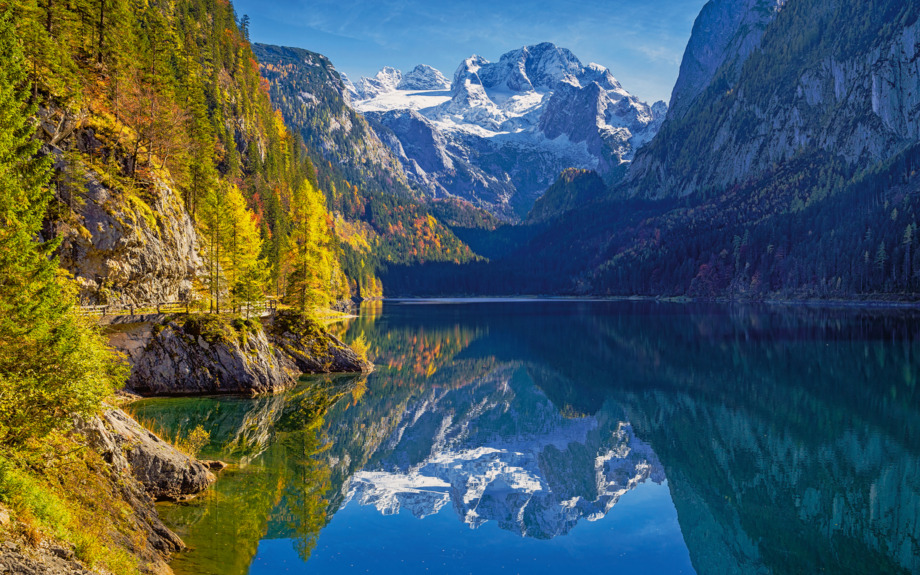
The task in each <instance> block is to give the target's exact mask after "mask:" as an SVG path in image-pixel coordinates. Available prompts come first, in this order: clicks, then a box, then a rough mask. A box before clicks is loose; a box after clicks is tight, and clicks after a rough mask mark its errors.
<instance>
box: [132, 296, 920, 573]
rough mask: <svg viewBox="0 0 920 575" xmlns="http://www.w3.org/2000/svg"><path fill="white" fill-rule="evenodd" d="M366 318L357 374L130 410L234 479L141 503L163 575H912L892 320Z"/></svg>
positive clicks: (787, 315) (682, 311)
mask: <svg viewBox="0 0 920 575" xmlns="http://www.w3.org/2000/svg"><path fill="white" fill-rule="evenodd" d="M376 305H377V306H378V307H376V308H372V309H369V310H366V313H363V314H362V315H361V316H360V317H359V318H358V319H356V320H354V321H353V322H352V323H351V324H349V325H348V326H345V327H343V328H342V329H343V332H344V333H343V336H344V338H345V339H346V340H351V339H353V338H356V337H358V336H359V335H360V334H364V336H365V337H366V339H367V341H368V342H369V343H370V348H371V352H370V353H371V355H372V356H373V360H374V362H375V364H376V365H377V366H378V367H377V371H375V372H374V373H373V374H371V375H370V376H369V377H367V378H364V377H356V376H339V377H331V378H330V377H327V378H307V379H306V380H305V381H304V383H303V385H302V386H301V387H300V388H298V389H297V390H295V391H293V392H290V393H287V394H283V395H277V396H272V397H264V398H256V399H243V398H182V399H157V400H147V401H143V402H140V403H138V404H136V405H135V406H134V409H135V411H136V413H137V414H138V415H139V417H141V418H142V419H143V420H146V421H152V422H154V423H155V424H156V425H158V426H159V427H160V428H161V429H165V430H167V432H168V433H170V434H172V435H174V436H175V435H182V434H183V433H186V432H187V431H188V430H190V429H191V428H193V427H194V426H195V425H198V424H202V425H203V426H204V427H205V428H206V429H208V430H209V431H210V432H211V440H212V441H211V444H210V445H209V446H208V447H207V448H206V449H205V452H204V454H203V455H204V456H207V457H220V458H223V459H226V460H230V461H233V462H236V463H238V464H239V465H238V466H237V467H235V468H233V469H231V470H229V471H228V472H225V473H224V475H223V476H222V477H221V479H220V481H219V482H218V483H217V484H216V486H215V487H214V488H213V489H212V490H211V491H210V492H209V493H208V494H207V495H206V496H204V497H201V498H200V499H198V500H196V501H193V502H191V503H190V504H187V505H162V506H161V508H160V509H161V512H162V513H163V514H164V517H165V518H166V520H167V522H168V523H170V524H171V525H174V526H176V530H177V532H179V534H180V535H181V536H182V537H183V538H185V540H186V542H187V543H189V545H190V547H191V548H192V549H193V550H192V551H190V552H188V553H185V554H182V555H180V556H179V557H178V558H177V559H176V560H175V561H174V563H173V567H174V569H175V570H176V572H177V573H179V574H182V573H247V572H252V573H256V572H271V571H270V568H271V569H274V568H276V567H277V565H280V564H281V563H279V562H282V563H284V564H285V565H286V566H287V567H286V568H292V569H293V570H294V571H298V570H301V568H300V567H296V564H300V565H302V569H306V570H308V571H311V572H328V571H332V570H334V571H349V570H355V571H357V570H359V568H360V570H362V571H363V570H364V569H365V568H369V569H370V570H371V571H373V572H384V573H386V572H412V571H424V570H425V569H426V568H432V569H434V570H435V571H442V572H496V571H499V570H502V569H500V568H499V567H501V566H503V568H504V569H505V570H509V571H518V572H528V573H531V572H533V573H537V572H552V571H553V570H557V569H558V568H560V565H556V564H553V560H554V559H553V557H555V556H556V555H560V554H562V555H560V557H563V556H564V557H563V559H564V560H565V565H569V566H570V567H571V568H577V567H578V564H582V565H584V566H585V567H591V566H594V567H597V566H598V565H605V566H610V565H622V566H626V567H628V566H629V565H633V566H635V567H636V568H644V570H645V571H647V572H650V571H656V572H691V571H694V570H695V571H696V572H698V573H814V572H819V571H827V572H835V573H879V572H886V573H898V572H903V573H911V572H920V543H918V542H920V517H918V513H920V497H918V495H920V482H918V481H917V479H916V478H917V477H920V396H918V392H917V389H916V380H917V377H918V375H920V370H918V367H920V360H918V357H920V356H918V353H920V316H918V315H916V314H914V313H912V312H908V311H904V310H891V311H878V310H873V311H865V310H836V311H831V310H815V309H808V308H802V307H796V308H788V307H778V306H777V307H742V306H707V305H688V304H656V303H644V302H572V301H562V302H558V301H557V302H538V301H531V302H515V303H510V302H482V303H462V304H461V303H443V304H437V305H424V306H422V305H411V304H406V303H399V302H393V303H386V304H384V305H383V306H382V309H381V308H380V304H379V303H378V304H376ZM632 492H635V493H636V495H632ZM630 497H631V498H632V499H630ZM621 501H622V502H621ZM630 501H632V502H630ZM618 502H621V503H619V504H618ZM623 505H625V506H626V507H622V506H623ZM620 509H622V510H620ZM363 510H371V511H372V512H373V513H376V514H377V517H379V518H378V519H375V518H374V517H373V516H369V515H367V512H366V511H363ZM403 516H405V517H408V518H409V519H411V522H407V521H406V520H404V519H398V518H400V517H403ZM387 517H393V519H387ZM451 518H452V519H451ZM448 519H450V521H452V522H453V526H451V524H449V523H446V521H447V520H448ZM672 523H673V525H674V528H673V529H670V528H669V525H671V524H672ZM426 525H427V526H429V527H425V526H426ZM583 525H584V527H582V526H583ZM588 525H596V526H595V527H590V528H589V527H588ZM493 526H494V527H493ZM640 526H641V527H642V528H641V529H640V528H639V527H640ZM656 526H658V527H657V528H656ZM678 526H679V531H678V529H677V527H678ZM458 528H459V529H462V530H465V533H464V531H458V530H457V529H458ZM471 528H475V529H473V530H471ZM496 528H497V529H498V530H497V531H496ZM605 529H610V530H609V531H605ZM669 529H670V530H669ZM426 530H427V531H426ZM502 532H504V533H507V534H508V536H501V535H499V534H500V533H502ZM522 536H523V537H522ZM401 537H402V538H403V539H409V538H412V539H413V541H412V542H411V543H410V542H408V541H406V542H403V543H400V538H401ZM400 545H402V547H401V546H400ZM426 545H429V546H430V547H431V549H433V550H434V551H432V555H431V556H430V557H428V558H427V559H424V558H422V559H419V558H418V557H416V556H420V553H419V552H418V551H417V550H418V549H422V548H426V547H425V546H426ZM394 546H395V548H394ZM385 547H386V549H384V548H385ZM448 548H449V549H448ZM439 550H440V551H439ZM576 550H577V551H576ZM550 551H551V552H550ZM391 552H392V555H391V554H390V553H391ZM541 553H546V557H545V559H544V558H542V557H543V556H542V555H541ZM357 554H366V555H368V556H369V557H371V560H370V562H367V563H361V561H359V560H356V559H355V556H356V555H357ZM448 554H449V555H450V557H448V558H444V557H441V556H443V555H448ZM627 556H628V557H629V559H628V560H629V561H631V562H632V563H622V561H623V560H624V559H623V557H627ZM397 558H398V559H397ZM496 558H497V559H496ZM527 558H531V559H536V558H540V559H539V561H537V562H536V563H522V561H525V560H527ZM442 559H444V560H443V561H441V560H442ZM423 560H428V563H427V564H424V565H423V562H424V561H423ZM413 561H415V562H413ZM432 561H434V562H435V563H432ZM437 561H441V563H437ZM496 561H498V563H497V562H496ZM502 561H504V562H505V563H507V564H505V563H501V562H502ZM560 561H562V559H560ZM617 561H620V563H616V562H617ZM291 562H293V563H291ZM304 562H306V563H305V564H304ZM390 563H398V564H392V565H391V564H390ZM500 563H501V565H500ZM292 565H294V567H292ZM438 566H441V567H439V568H438Z"/></svg>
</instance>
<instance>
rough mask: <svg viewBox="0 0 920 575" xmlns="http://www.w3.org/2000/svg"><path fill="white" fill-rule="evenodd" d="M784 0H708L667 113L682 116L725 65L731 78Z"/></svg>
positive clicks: (688, 49) (686, 53)
mask: <svg viewBox="0 0 920 575" xmlns="http://www.w3.org/2000/svg"><path fill="white" fill-rule="evenodd" d="M785 3H786V0H709V2H707V3H706V5H705V6H704V7H703V10H702V11H701V12H700V14H699V16H697V18H696V21H695V22H694V24H693V33H692V35H691V36H690V41H689V43H688V44H687V49H686V51H685V52H684V58H683V60H682V61H681V65H680V75H679V76H678V78H677V83H676V84H675V85H674V91H673V92H672V94H671V105H670V112H669V113H670V114H671V115H672V116H673V117H676V118H679V117H681V116H683V115H684V114H685V113H686V112H687V110H688V109H689V108H690V106H691V105H692V104H693V102H694V101H695V100H696V98H697V97H698V96H699V95H700V94H701V93H702V92H703V90H705V89H706V87H707V86H708V85H709V83H710V82H711V81H712V79H713V78H714V77H715V74H716V72H717V71H718V70H719V69H720V68H722V66H723V65H727V66H728V69H727V70H726V72H727V73H728V77H729V80H730V81H732V82H734V80H735V79H736V77H737V75H738V73H739V72H740V71H741V66H742V65H743V64H744V62H745V60H747V57H748V56H750V55H751V53H752V52H753V51H754V50H755V49H756V48H757V46H758V45H759V44H760V40H761V38H763V34H764V31H765V30H766V28H767V26H768V25H769V24H770V22H772V21H773V20H774V18H776V14H777V13H778V12H779V10H780V9H781V8H782V7H783V6H784V5H785Z"/></svg>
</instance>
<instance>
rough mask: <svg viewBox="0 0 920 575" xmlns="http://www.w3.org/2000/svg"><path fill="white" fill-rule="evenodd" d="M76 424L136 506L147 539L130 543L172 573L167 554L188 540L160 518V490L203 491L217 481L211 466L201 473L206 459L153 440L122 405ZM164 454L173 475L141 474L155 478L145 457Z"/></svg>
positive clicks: (116, 489) (115, 486)
mask: <svg viewBox="0 0 920 575" xmlns="http://www.w3.org/2000/svg"><path fill="white" fill-rule="evenodd" d="M74 428H75V430H76V431H77V432H78V433H80V434H82V435H83V436H84V437H86V440H87V442H88V444H89V446H90V447H92V448H93V449H95V450H96V451H97V452H98V453H100V454H101V455H102V457H103V459H104V460H105V461H106V462H107V463H108V464H109V465H110V466H111V470H112V474H111V482H112V492H113V495H115V496H116V497H119V498H120V499H122V500H123V501H125V502H126V503H127V504H128V505H130V507H131V509H132V510H133V511H134V513H133V515H132V521H134V522H135V523H136V525H137V526H138V527H139V528H140V530H141V531H142V532H144V533H145V534H146V538H145V541H142V542H137V541H127V542H126V543H127V545H126V546H127V547H128V548H129V549H130V550H131V552H132V553H134V554H135V555H137V556H138V557H140V558H142V559H144V560H145V561H147V562H148V563H149V564H150V565H149V566H148V567H149V568H151V570H152V571H153V572H156V573H171V572H172V571H171V570H170V569H169V567H168V566H167V565H166V563H165V559H168V557H169V556H170V554H172V553H175V552H176V551H179V550H181V549H184V548H185V544H184V543H183V542H182V539H180V538H179V536H178V535H176V534H175V533H173V532H172V531H171V530H170V529H169V528H168V527H166V525H164V524H163V522H162V521H161V520H160V518H159V516H158V515H157V512H156V509H155V508H154V506H153V499H154V496H155V495H154V494H155V493H157V492H158V490H160V489H162V486H163V485H172V486H173V487H172V489H173V492H174V491H175V490H182V491H183V493H184V494H190V493H193V492H197V491H193V490H195V489H197V490H198V491H200V490H201V489H204V488H206V487H207V486H208V485H210V483H211V482H213V480H214V477H213V475H211V474H210V472H207V470H204V471H205V473H201V470H200V469H199V468H200V467H201V466H200V464H198V466H197V467H195V462H193V461H192V460H190V459H189V458H188V457H185V456H184V455H183V454H181V453H179V452H177V451H176V450H175V449H174V448H172V447H171V446H169V445H168V444H165V443H163V442H162V441H160V440H158V439H156V438H155V436H153V439H152V438H151V435H152V434H149V432H147V431H146V430H145V429H143V428H141V427H140V425H139V424H138V423H137V422H136V421H134V420H133V419H131V418H130V417H128V415H127V414H125V413H124V412H122V411H120V410H109V411H107V412H105V413H104V414H103V415H102V416H100V417H94V418H92V419H90V420H88V421H84V420H80V419H77V420H76V421H75V422H74ZM159 444H162V446H160V445H159ZM142 454H144V455H142ZM161 457H162V458H165V460H167V461H172V462H173V466H174V467H170V466H167V465H164V464H159V469H160V471H161V473H163V474H170V473H172V474H173V478H172V479H166V478H165V475H164V477H163V478H161V479H160V481H159V482H157V483H151V484H150V485H146V484H144V483H142V482H141V480H140V479H142V478H149V477H151V473H150V468H147V469H146V471H145V470H144V467H143V463H142V461H143V459H148V460H150V461H156V460H158V458H161ZM183 458H184V459H183ZM134 462H137V463H138V465H139V466H140V467H139V468H138V469H139V470H140V471H139V472H138V470H135V469H134V467H133V465H134ZM190 478H195V479H190ZM157 485H160V487H157Z"/></svg>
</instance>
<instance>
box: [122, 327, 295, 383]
mask: <svg viewBox="0 0 920 575" xmlns="http://www.w3.org/2000/svg"><path fill="white" fill-rule="evenodd" d="M199 321H205V322H207V324H206V326H205V328H204V329H202V327H201V325H200V323H199ZM202 332H205V333H202ZM296 376H297V373H296V370H295V369H294V368H293V366H292V365H291V363H290V361H289V360H288V359H287V358H286V357H285V356H284V355H282V354H281V353H279V352H278V351H277V350H276V349H275V348H273V347H272V346H271V345H270V344H269V341H268V338H267V337H266V335H265V332H264V331H263V330H262V329H261V327H258V328H255V329H245V331H241V332H236V331H235V330H234V329H233V328H231V327H229V326H227V325H224V324H222V323H221V322H220V321H219V320H216V318H215V320H214V321H211V318H204V319H202V318H188V319H186V320H185V323H184V324H180V323H179V322H175V321H174V322H169V323H167V324H166V325H165V326H162V330H161V331H159V333H155V335H154V337H153V338H152V339H151V340H150V342H149V343H148V344H147V346H146V348H145V349H144V351H143V353H142V354H140V356H139V357H138V358H137V359H136V360H135V362H134V365H133V369H132V370H131V377H130V378H129V380H128V387H129V388H130V389H131V390H132V391H135V392H137V393H140V394H142V395H170V394H210V393H244V394H256V393H267V392H273V391H281V390H284V389H287V388H289V387H291V386H292V385H293V384H294V382H295V381H296Z"/></svg>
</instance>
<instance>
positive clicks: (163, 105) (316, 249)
mask: <svg viewBox="0 0 920 575" xmlns="http://www.w3.org/2000/svg"><path fill="white" fill-rule="evenodd" d="M240 24H243V26H242V28H241V27H240ZM318 184H319V183H318V181H317V179H316V174H315V170H314V168H313V165H312V163H311V161H310V159H309V157H308V156H307V154H306V152H305V149H304V147H303V144H302V142H301V141H300V139H299V137H298V136H297V135H294V134H292V133H291V132H289V131H288V129H287V128H286V127H285V125H284V123H283V120H282V118H281V116H280V114H279V113H277V112H275V110H274V109H273V108H272V105H271V102H270V100H269V94H268V85H267V83H265V82H264V81H263V80H262V79H261V78H260V76H259V67H258V63H257V62H256V60H255V58H254V56H253V54H252V50H251V48H250V45H249V41H248V39H247V37H246V30H245V22H239V21H238V20H237V16H236V14H235V13H234V10H233V7H232V5H231V4H230V3H229V2H227V1H226V0H175V1H169V2H166V1H152V0H151V1H148V0H72V1H67V2H64V1H58V0H50V1H39V0H25V1H19V0H17V1H16V2H12V1H8V0H0V221H2V222H3V225H2V226H0V266H2V267H3V274H2V276H0V316H2V317H0V512H2V516H3V521H2V522H0V536H2V539H3V541H8V540H9V539H10V538H12V539H13V540H21V541H25V542H26V543H27V544H28V545H30V546H31V547H30V548H31V549H33V551H31V552H30V553H32V554H35V553H39V551H38V550H40V549H46V550H47V549H51V548H52V547H53V545H58V544H60V545H63V549H67V550H68V552H69V550H71V549H72V550H73V552H72V553H71V555H70V556H69V559H68V558H66V557H65V558H64V559H62V561H70V560H79V561H80V562H81V564H82V565H84V566H86V567H88V568H90V569H93V570H94V571H98V572H110V573H119V574H121V573H126V574H128V573H137V572H140V571H145V572H157V573H168V572H169V568H168V566H167V565H166V563H165V562H164V559H165V558H166V557H167V556H168V554H169V553H170V552H172V551H175V550H177V549H179V548H181V546H182V543H181V540H179V539H178V537H176V536H175V535H174V534H172V533H171V532H170V531H169V530H168V529H167V528H166V527H165V526H163V525H162V523H160V522H159V519H158V518H157V516H156V512H155V510H154V509H153V507H152V501H151V500H150V498H149V496H148V495H145V492H144V487H143V486H140V484H139V483H137V481H135V480H134V479H133V478H126V477H125V476H124V475H120V473H123V472H124V469H121V468H117V465H116V464H118V462H117V461H114V462H113V461H110V460H106V459H103V456H102V455H100V453H97V451H95V450H94V449H92V448H87V444H86V439H85V438H84V437H83V436H81V435H80V434H78V433H71V430H73V429H74V427H75V426H78V427H79V426H84V427H83V428H80V429H84V431H85V427H86V426H87V425H88V426H90V427H92V426H93V425H96V424H93V423H86V422H87V421H93V420H91V419H90V418H91V417H92V416H94V415H96V414H98V413H99V412H100V410H101V408H102V402H103V401H106V400H111V397H112V396H111V394H112V392H113V391H115V390H119V389H121V388H122V386H123V384H124V381H125V378H126V375H127V374H126V373H125V372H126V369H125V368H124V367H123V366H122V364H121V362H120V361H118V359H117V357H116V356H115V355H114V354H113V353H112V352H111V351H110V350H109V348H108V347H107V346H106V344H105V342H104V340H103V338H102V337H101V335H100V334H99V331H98V329H97V328H96V327H95V325H94V322H93V321H92V320H91V319H90V318H88V317H86V316H85V315H84V313H83V312H81V311H80V309H79V307H78V306H79V305H80V304H83V305H90V304H108V305H111V306H115V307H118V306H123V307H125V308H131V309H134V308H141V309H143V308H147V309H150V308H153V307H156V306H157V305H158V304H161V303H167V302H175V301H181V302H183V303H185V304H186V305H187V306H188V307H189V308H191V309H192V310H195V309H199V310H210V311H214V312H228V311H233V310H237V311H239V310H240V309H241V308H244V307H246V306H248V305H250V304H254V303H258V302H259V301H261V300H263V299H264V298H266V297H267V296H278V297H280V298H281V299H282V300H283V301H284V302H286V303H288V304H290V305H292V306H294V307H297V308H300V309H301V310H303V311H306V312H310V311H312V310H313V309H315V308H317V307H322V306H325V305H328V304H330V303H332V302H333V301H336V300H339V299H341V298H343V297H346V296H347V295H349V285H348V280H347V278H346V276H345V274H344V273H343V272H342V266H341V260H342V258H343V257H344V256H343V254H342V249H341V247H340V246H339V244H338V240H337V238H336V236H335V234H334V233H333V229H334V224H335V222H334V218H333V217H332V215H331V213H330V211H329V210H328V209H327V207H326V197H325V195H324V193H323V190H321V189H320V188H319V185H318ZM95 421H97V422H98V420H95ZM98 425H100V426H101V425H102V424H98ZM100 429H101V427H100ZM87 433H88V432H87ZM110 455H111V454H110ZM10 521H12V523H11V522H10ZM46 540H47V541H50V542H51V543H45V544H42V542H43V541H46ZM40 544H42V545H43V546H42V545H40ZM17 545H18V544H15V543H9V544H6V543H5V547H4V549H5V551H4V560H5V561H6V560H7V559H10V557H9V556H8V555H7V551H10V550H12V551H16V550H17V549H18V547H17ZM46 554H49V555H50V554H51V553H50V551H46ZM65 555H66V554H65ZM62 557H64V556H62ZM13 560H16V559H13ZM23 560H24V561H25V560H26V559H23ZM7 565H8V563H4V567H6V566H7ZM23 568H25V567H23ZM13 570H14V571H16V567H14V568H13Z"/></svg>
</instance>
